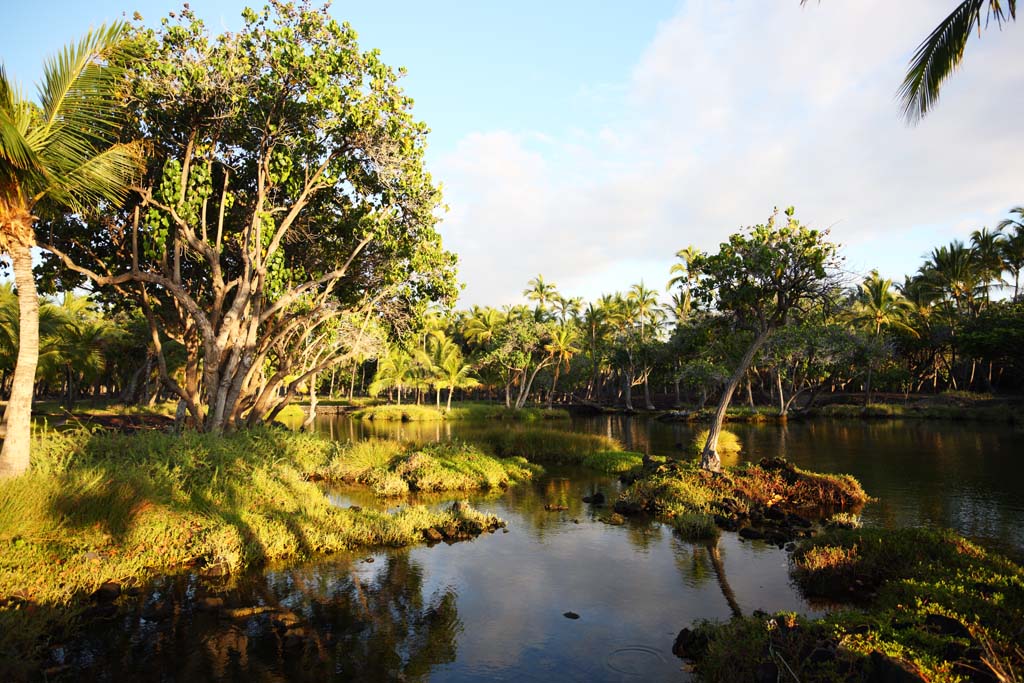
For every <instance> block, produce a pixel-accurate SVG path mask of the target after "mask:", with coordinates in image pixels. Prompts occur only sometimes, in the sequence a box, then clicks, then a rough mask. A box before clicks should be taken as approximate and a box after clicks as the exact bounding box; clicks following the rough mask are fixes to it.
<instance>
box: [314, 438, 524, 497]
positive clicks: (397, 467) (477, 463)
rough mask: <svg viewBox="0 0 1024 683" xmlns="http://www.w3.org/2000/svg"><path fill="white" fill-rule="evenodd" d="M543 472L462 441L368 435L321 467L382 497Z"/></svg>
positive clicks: (505, 482)
mask: <svg viewBox="0 0 1024 683" xmlns="http://www.w3.org/2000/svg"><path fill="white" fill-rule="evenodd" d="M542 471H543V470H542V468H541V467H539V466H538V465H532V464H530V463H529V462H527V461H526V460H525V459H524V458H521V457H509V458H496V457H492V456H490V455H487V454H485V453H483V452H482V451H480V449H479V448H477V447H474V446H470V445H468V444H463V443H434V444H425V445H420V446H411V445H407V444H402V443H401V442H397V441H390V440H383V439H370V440H368V441H357V442H354V443H351V444H348V445H347V446H345V447H344V448H343V449H342V450H341V451H340V452H338V453H337V454H335V455H334V456H333V457H332V458H331V460H330V461H329V462H328V464H327V465H326V466H325V467H324V468H323V470H321V475H322V476H323V477H324V478H326V479H331V480H336V481H344V482H347V483H359V484H364V485H366V486H369V487H370V488H371V489H372V490H373V491H374V493H376V494H377V495H380V496H397V495H403V494H406V493H408V492H410V491H426V492H431V491H435V492H436V491H469V490H474V489H485V490H486V489H498V488H506V487H508V486H511V485H513V484H517V483H519V482H523V481H527V480H529V479H532V478H533V477H534V476H536V475H537V474H539V473H540V472H542Z"/></svg>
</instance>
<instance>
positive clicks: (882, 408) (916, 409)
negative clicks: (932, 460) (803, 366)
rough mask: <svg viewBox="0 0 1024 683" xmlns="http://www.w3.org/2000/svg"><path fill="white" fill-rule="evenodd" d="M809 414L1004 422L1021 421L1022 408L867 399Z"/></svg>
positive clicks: (1003, 404) (827, 407)
mask: <svg viewBox="0 0 1024 683" xmlns="http://www.w3.org/2000/svg"><path fill="white" fill-rule="evenodd" d="M809 415H811V416H815V417H830V418H860V419H872V420H878V419H908V420H949V421H953V422H967V421H976V422H1007V423H1018V424H1019V423H1020V422H1022V421H1024V410H1021V408H1020V407H1019V406H1017V407H1015V406H1012V405H1009V404H1006V403H1000V404H996V405H970V404H966V405H936V404H920V405H918V404H910V405H899V404H892V403H871V404H869V405H866V406H861V405H831V406H823V407H821V408H818V409H815V410H812V411H811V412H810V413H809Z"/></svg>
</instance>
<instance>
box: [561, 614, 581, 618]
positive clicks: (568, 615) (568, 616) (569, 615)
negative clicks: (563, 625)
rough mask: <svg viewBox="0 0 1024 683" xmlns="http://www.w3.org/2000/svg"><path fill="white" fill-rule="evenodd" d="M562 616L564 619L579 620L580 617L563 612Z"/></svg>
mask: <svg viewBox="0 0 1024 683" xmlns="http://www.w3.org/2000/svg"><path fill="white" fill-rule="evenodd" d="M562 616H563V617H565V618H566V619H579V618H580V615H578V614H576V613H575V612H563V613H562Z"/></svg>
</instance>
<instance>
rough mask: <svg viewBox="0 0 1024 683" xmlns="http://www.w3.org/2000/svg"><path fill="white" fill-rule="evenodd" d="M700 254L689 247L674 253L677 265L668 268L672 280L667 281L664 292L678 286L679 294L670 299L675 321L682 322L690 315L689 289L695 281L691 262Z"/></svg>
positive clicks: (695, 273) (690, 300)
mask: <svg viewBox="0 0 1024 683" xmlns="http://www.w3.org/2000/svg"><path fill="white" fill-rule="evenodd" d="M699 254H700V251H698V250H697V248H696V247H694V246H693V245H690V246H689V247H686V248H685V249H680V250H679V251H677V252H676V258H677V259H679V261H680V262H679V263H673V264H672V267H671V268H669V271H668V272H669V275H672V278H671V279H670V280H669V281H668V284H667V285H666V286H665V291H668V290H670V289H672V288H673V287H676V286H677V285H678V286H679V289H680V291H679V294H678V295H674V296H673V297H672V300H673V303H674V306H673V312H674V313H675V316H676V319H677V320H679V321H682V320H683V319H685V318H686V316H687V315H689V314H690V308H691V306H692V301H693V299H692V294H691V291H690V290H691V288H692V287H693V284H694V283H695V282H696V281H697V275H698V273H697V271H696V270H695V269H694V268H693V262H694V260H695V259H696V258H697V256H698V255H699Z"/></svg>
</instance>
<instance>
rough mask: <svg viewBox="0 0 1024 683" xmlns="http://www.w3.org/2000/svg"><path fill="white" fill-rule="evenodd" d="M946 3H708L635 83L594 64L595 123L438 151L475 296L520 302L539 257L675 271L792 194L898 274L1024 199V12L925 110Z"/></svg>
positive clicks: (654, 272)
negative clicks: (913, 102) (674, 265)
mask: <svg viewBox="0 0 1024 683" xmlns="http://www.w3.org/2000/svg"><path fill="white" fill-rule="evenodd" d="M947 4H950V3H936V2H933V1H930V0H901V2H898V3H893V2H889V1H888V0H865V1H863V2H857V3H840V2H825V3H821V4H820V5H818V4H816V3H809V4H808V6H807V7H805V8H803V9H801V8H800V7H799V3H798V2H797V1H796V0H787V1H786V2H780V3H771V4H769V3H761V2H735V3H733V2H724V1H723V2H714V3H699V2H690V3H687V4H686V5H685V6H683V7H682V8H681V10H680V11H679V13H678V14H677V15H676V16H675V17H674V18H672V19H671V20H669V21H667V22H665V23H663V24H662V25H661V26H659V27H658V30H657V34H656V36H655V38H654V40H653V41H652V42H651V44H650V45H649V46H648V48H647V49H646V51H645V52H644V54H643V55H642V56H640V58H639V60H638V62H637V64H636V65H635V67H634V68H633V70H632V76H631V79H630V81H629V82H628V83H625V84H610V85H609V84H600V83H597V84H594V83H580V93H581V94H580V97H581V98H582V97H585V98H587V101H592V102H593V103H594V106H595V107H601V106H602V105H603V107H602V110H601V114H600V115H598V116H596V117H595V118H596V120H598V121H600V123H599V125H597V126H596V127H595V128H594V129H592V130H579V129H574V130H568V131H562V130H543V131H525V130H523V131H509V130H491V131H480V132H475V133H472V134H470V135H467V136H465V137H464V138H463V139H462V140H461V141H460V142H459V144H458V145H457V147H456V149H454V150H453V151H452V152H450V153H449V154H447V155H445V156H444V157H442V158H441V159H440V161H439V163H438V164H437V167H436V172H437V176H438V177H440V178H441V179H442V180H443V181H444V183H445V187H446V199H447V202H448V204H449V205H450V206H451V211H450V213H449V214H448V215H447V216H446V218H445V221H444V224H443V225H442V233H443V235H444V237H445V240H446V244H447V246H448V247H449V248H451V249H454V250H455V251H456V252H457V253H458V254H459V255H460V257H461V266H460V274H461V277H462V279H463V280H464V281H465V282H466V285H467V286H466V290H465V292H464V294H463V297H462V303H463V304H464V305H468V304H485V303H487V304H495V305H496V304H501V303H509V302H513V301H516V300H518V299H519V295H520V292H521V290H522V289H523V288H524V286H525V284H526V281H527V280H528V279H529V278H530V277H532V276H534V275H536V274H537V273H543V274H544V276H545V278H546V279H549V280H553V281H555V282H557V283H558V285H559V286H560V289H561V290H562V291H563V293H566V294H572V295H583V296H587V297H592V296H596V295H597V294H599V293H601V292H603V291H613V290H616V289H624V288H626V287H628V286H629V285H630V284H631V283H632V282H636V281H639V280H640V279H641V278H643V279H645V280H646V282H647V283H648V284H649V285H651V286H661V285H663V283H664V281H665V280H666V279H667V271H668V267H669V264H670V263H671V262H672V255H673V254H674V252H675V251H676V250H677V249H680V248H682V247H684V246H686V245H687V244H690V243H692V244H695V245H697V246H698V247H701V248H705V249H710V248H714V247H715V245H717V243H718V242H720V241H721V240H722V239H723V238H725V236H726V235H728V234H729V233H730V232H733V231H735V229H736V228H738V227H740V226H742V225H749V224H752V223H755V222H760V221H761V220H763V219H764V218H766V217H767V215H768V214H769V212H770V211H771V209H772V207H773V206H775V205H777V204H778V205H780V206H782V205H790V204H792V205H795V206H796V207H797V215H798V217H799V218H801V220H803V221H804V222H805V223H810V224H812V225H815V226H820V227H827V226H832V234H833V237H834V238H835V239H837V240H838V241H840V242H841V243H843V244H844V245H845V246H846V249H845V250H844V251H845V253H846V255H847V257H848V260H847V265H848V267H849V268H850V269H852V270H856V271H865V270H867V269H869V268H871V267H875V266H878V267H880V268H881V269H882V270H883V272H886V273H888V274H890V275H900V274H902V273H903V272H910V271H912V270H914V269H915V268H916V267H917V265H918V264H919V261H920V256H921V255H922V253H923V252H924V251H925V250H927V249H930V247H931V246H932V245H935V244H939V243H942V242H945V241H947V240H948V239H950V238H952V237H955V236H964V235H965V234H966V232H967V231H968V230H969V229H973V228H975V227H979V226H980V225H981V224H988V225H992V224H994V223H995V222H996V221H997V220H998V219H999V218H1000V217H1002V215H1003V214H1004V213H1005V211H1006V210H1007V209H1009V208H1010V207H1011V206H1014V205H1018V204H1020V203H1024V167H1022V163H1021V159H1024V126H1022V121H1024V114H1022V113H1021V112H1022V111H1024V40H1021V38H1022V37H1024V34H1022V33H1021V32H1022V31H1024V26H1020V25H1014V24H1011V25H1009V26H1008V27H1007V28H1006V29H1005V30H1004V31H1002V32H1000V31H998V30H997V29H995V27H994V26H993V27H992V28H990V29H989V30H988V31H986V32H985V33H984V37H983V38H982V39H981V40H977V39H972V41H971V43H970V45H969V46H968V51H967V58H966V60H965V64H964V68H963V69H962V70H961V71H960V72H959V73H957V74H955V75H954V77H953V79H952V80H950V81H949V82H948V83H947V84H946V86H945V88H944V91H943V96H942V99H941V101H940V102H939V106H938V107H937V109H935V110H934V112H933V113H932V114H931V115H929V116H928V117H927V118H926V119H925V120H924V121H923V122H922V123H921V124H920V125H919V126H917V127H915V128H909V127H907V126H906V125H904V124H903V123H902V122H901V121H900V119H899V105H898V103H897V102H896V100H895V96H894V93H895V91H896V89H897V87H898V85H899V82H900V80H901V78H902V74H903V71H904V68H905V64H906V62H907V60H908V58H909V55H910V54H911V52H912V50H913V48H914V47H915V46H916V44H917V43H918V41H920V40H921V39H922V38H923V37H924V36H925V35H926V34H927V33H928V31H929V30H930V29H931V28H932V27H934V25H935V24H936V23H937V22H938V21H939V20H940V19H941V18H942V16H943V15H944V13H945V12H948V10H949V8H948V7H946V6H945V5H947ZM1018 23H1019V22H1018ZM594 93H598V95H596V96H595V94H594ZM522 96H523V97H529V94H528V93H525V94H523V95H522Z"/></svg>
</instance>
